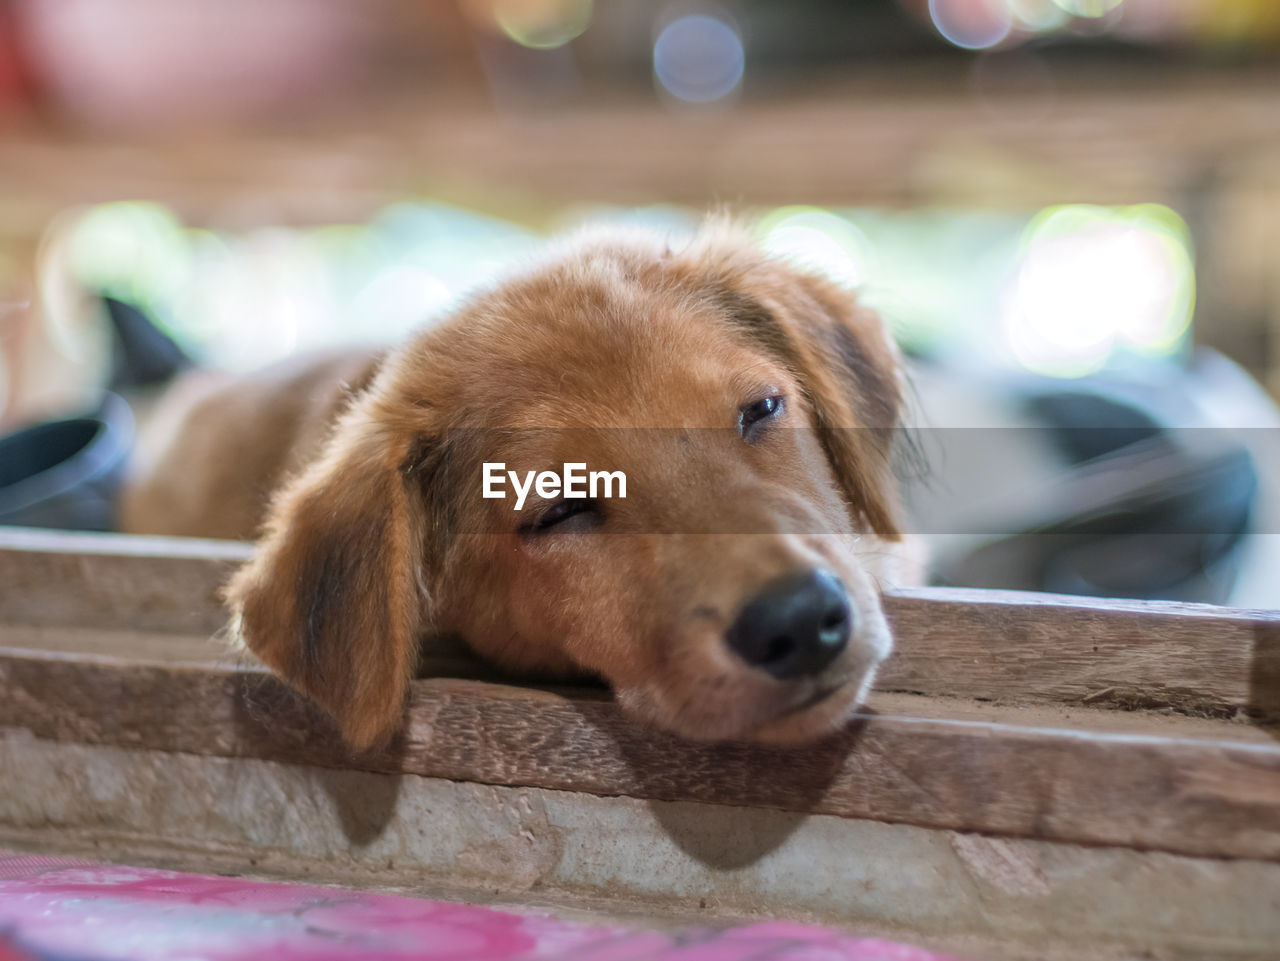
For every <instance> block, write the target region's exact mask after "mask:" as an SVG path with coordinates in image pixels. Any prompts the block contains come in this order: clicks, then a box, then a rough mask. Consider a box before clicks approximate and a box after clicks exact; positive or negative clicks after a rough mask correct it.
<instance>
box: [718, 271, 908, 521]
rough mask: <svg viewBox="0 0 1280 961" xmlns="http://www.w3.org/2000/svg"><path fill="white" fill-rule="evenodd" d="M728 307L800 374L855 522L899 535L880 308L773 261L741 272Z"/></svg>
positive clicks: (892, 380)
mask: <svg viewBox="0 0 1280 961" xmlns="http://www.w3.org/2000/svg"><path fill="white" fill-rule="evenodd" d="M747 291H749V293H747ZM729 308H730V313H731V315H732V316H733V318H734V322H735V323H736V324H738V325H739V326H740V327H742V328H743V329H744V330H745V331H746V332H747V333H749V334H750V335H751V336H753V337H754V338H756V339H757V341H758V342H759V343H761V344H762V345H763V346H764V347H765V348H766V349H768V350H770V351H771V352H772V353H773V354H774V355H775V356H777V357H779V358H780V359H782V360H783V361H784V362H785V363H786V364H787V365H788V366H789V367H790V368H791V369H792V371H793V372H794V373H795V374H796V376H797V377H798V378H799V380H800V383H801V386H802V388H803V389H804V392H805V394H806V396H807V398H808V400H809V403H810V404H811V406H812V407H813V411H814V416H815V418H816V421H817V424H816V426H817V430H818V433H819V435H820V437H821V440H822V445H823V448H824V449H825V451H826V454H827V459H828V460H829V461H830V462H831V466H832V468H833V469H834V470H835V473H836V478H837V480H838V481H839V482H840V485H841V487H842V489H843V490H844V494H845V497H846V498H847V500H848V502H849V505H850V508H851V510H852V513H853V514H854V520H855V522H856V523H857V524H858V526H859V527H860V528H862V529H864V530H870V531H872V532H874V533H875V534H877V535H879V536H880V537H882V538H884V539H885V540H890V541H898V540H901V539H902V533H901V531H900V529H899V527H898V520H897V514H898V500H897V495H896V490H897V487H896V484H895V482H894V477H893V465H892V448H893V442H894V438H895V435H896V433H897V430H896V428H897V426H898V418H899V414H900V411H901V404H902V380H901V359H900V357H899V355H898V351H897V348H896V346H895V345H894V344H893V341H892V340H891V339H890V337H889V334H888V331H887V330H886V329H885V327H884V323H883V321H882V320H881V319H880V317H879V315H878V314H876V313H875V311H873V310H870V309H869V308H867V307H863V306H862V305H861V304H859V303H858V302H857V299H856V298H855V296H854V295H853V294H852V293H850V292H848V291H846V290H844V289H842V288H840V287H837V286H836V285H834V284H832V283H830V282H828V281H826V280H823V279H821V278H819V277H815V276H813V275H811V274H806V273H801V272H799V271H795V270H792V269H790V268H788V267H784V266H782V265H781V264H777V263H769V264H767V265H766V266H764V267H763V268H761V267H760V265H757V266H756V269H755V270H752V271H751V272H750V273H749V274H748V275H746V276H745V277H740V278H739V280H738V282H737V283H735V284H733V290H732V292H731V293H730V294H729Z"/></svg>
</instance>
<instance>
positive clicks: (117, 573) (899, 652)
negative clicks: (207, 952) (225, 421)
mask: <svg viewBox="0 0 1280 961" xmlns="http://www.w3.org/2000/svg"><path fill="white" fill-rule="evenodd" d="M249 550H250V548H249V546H248V545H246V544H237V543H232V542H226V541H196V540H187V539H183V538H131V537H123V536H120V535H88V534H60V533H54V532H43V531H23V530H18V529H12V528H11V529H7V530H6V529H3V528H0V626H2V625H4V624H13V625H24V626H34V627H39V626H57V627H71V628H92V629H94V630H98V631H102V632H116V636H117V637H118V639H119V640H120V643H121V648H120V653H121V654H123V655H128V654H129V653H130V642H129V641H128V640H127V638H128V635H129V633H130V632H135V633H136V632H160V633H169V634H189V635H194V636H197V637H204V636H208V635H211V634H214V633H216V632H218V631H220V630H221V628H222V626H223V624H224V623H225V612H224V611H223V609H222V607H221V603H220V601H219V598H218V590H219V588H220V586H221V584H222V582H223V581H224V580H225V579H226V577H227V575H228V574H229V572H230V571H231V570H232V569H233V567H234V566H235V564H236V563H237V562H239V561H241V560H243V559H244V558H245V557H247V556H248V552H249ZM885 606H886V609H887V611H888V614H889V617H890V620H891V621H892V623H893V627H894V631H895V634H896V637H897V649H896V651H895V653H894V655H893V657H892V658H891V659H890V660H889V662H888V663H887V664H886V665H885V667H884V669H883V670H882V671H881V673H880V676H879V678H878V680H877V689H878V690H882V691H911V692H918V693H924V694H931V695H942V696H954V697H966V698H979V699H984V700H991V701H996V702H998V703H1005V704H1036V703H1047V704H1092V705H1094V706H1099V707H1117V708H1124V709H1132V708H1168V709H1172V710H1176V711H1178V712H1180V713H1186V714H1191V715H1199V716H1208V717H1230V716H1232V715H1234V714H1235V713H1236V712H1237V711H1245V712H1248V713H1250V714H1252V715H1254V716H1257V717H1261V718H1278V717H1280V612H1277V611H1236V610H1231V609H1227V608H1219V607H1211V606H1208V605H1197V604H1172V603H1160V602H1144V601H1104V600H1097V599H1093V598H1083V597H1065V596H1057V595H1049V594H1029V593H1019V592H1009V591H977V590H961V589H938V588H929V589H922V590H904V591H895V592H891V593H889V594H887V595H886V596H885ZM102 643H106V642H105V641H103V642H101V643H98V644H95V645H94V646H95V647H96V648H97V649H98V650H99V652H101V649H102ZM145 646H146V647H147V649H148V650H149V651H151V650H154V645H153V644H147V645H145ZM149 656H150V655H149ZM424 664H425V665H426V667H427V668H428V669H429V670H431V671H432V672H434V673H440V672H442V671H449V672H451V673H457V674H461V675H463V676H468V677H475V676H483V675H485V674H486V673H487V674H490V675H492V672H490V671H487V669H486V668H485V667H484V666H483V665H481V664H479V663H478V662H476V661H475V660H472V659H469V658H468V657H467V656H466V654H465V652H462V651H459V650H458V648H457V646H456V645H455V644H451V643H446V642H444V641H430V640H429V641H427V642H426V643H425V649H424Z"/></svg>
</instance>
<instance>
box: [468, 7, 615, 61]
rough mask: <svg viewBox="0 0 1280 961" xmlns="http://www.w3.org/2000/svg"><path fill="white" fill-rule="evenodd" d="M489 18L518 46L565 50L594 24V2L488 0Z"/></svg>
mask: <svg viewBox="0 0 1280 961" xmlns="http://www.w3.org/2000/svg"><path fill="white" fill-rule="evenodd" d="M487 6H488V7H489V15H490V16H492V18H493V22H494V23H495V24H496V25H497V27H498V29H499V30H501V31H502V32H503V33H505V34H506V35H507V36H508V37H510V38H511V39H512V40H514V41H515V42H516V43H518V44H520V45H521V46H525V47H532V48H534V49H536V50H549V49H553V48H555V47H562V46H564V45H565V44H566V43H568V42H569V41H570V40H573V39H574V38H575V37H578V36H581V34H582V33H583V31H585V30H586V29H587V27H588V25H590V23H591V14H592V6H593V5H592V0H489V2H488V4H487Z"/></svg>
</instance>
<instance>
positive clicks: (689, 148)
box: [0, 71, 1280, 234]
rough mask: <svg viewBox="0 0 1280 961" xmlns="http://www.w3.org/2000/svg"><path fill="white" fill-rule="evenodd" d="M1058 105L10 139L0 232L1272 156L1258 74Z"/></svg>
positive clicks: (818, 100)
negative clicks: (147, 217)
mask: <svg viewBox="0 0 1280 961" xmlns="http://www.w3.org/2000/svg"><path fill="white" fill-rule="evenodd" d="M1073 86H1074V89H1069V88H1067V89H1063V88H1060V89H1057V90H1055V91H1054V95H1053V96H1052V97H1041V96H1028V95H1027V90H1026V89H1024V88H1023V87H1022V86H1021V85H1020V84H1016V85H1014V87H1012V88H1011V89H1005V90H984V91H983V95H981V96H974V94H973V90H972V88H971V85H970V83H968V82H966V80H965V79H964V78H959V77H945V78H934V79H933V80H932V82H928V83H921V82H920V81H919V76H918V73H917V75H916V76H914V77H913V76H912V75H911V73H910V72H903V73H899V74H897V75H885V74H883V73H872V74H868V75H867V76H866V78H865V79H864V80H863V81H862V82H860V83H859V82H856V81H854V82H850V83H846V84H835V83H827V84H823V85H821V86H816V87H809V88H807V89H801V90H793V91H791V92H788V93H785V94H781V95H778V96H773V97H755V98H750V99H747V100H744V101H743V102H742V103H740V104H738V105H737V107H736V108H735V109H734V110H732V111H715V112H711V113H703V114H698V115H690V114H687V113H683V112H679V111H675V112H673V111H669V110H666V109H664V108H663V106H662V105H661V104H659V103H658V102H656V101H655V100H653V99H652V98H650V97H644V98H618V97H610V98H608V99H606V100H599V101H597V102H594V103H591V102H579V103H576V104H575V106H574V108H573V109H568V110H539V111H531V112H529V113H527V114H519V113H510V112H505V111H499V110H495V109H493V106H492V104H489V103H485V102H483V101H478V102H477V101H462V100H458V99H449V98H442V99H440V100H438V101H434V102H432V103H424V102H423V100H422V98H421V97H405V98H400V99H395V98H389V99H384V100H380V101H374V102H363V103H358V104H355V105H353V109H351V110H349V111H348V112H346V113H345V114H341V115H340V114H335V113H330V114H325V115H322V116H319V117H316V118H314V119H308V118H306V117H302V116H299V117H298V118H296V121H295V122H293V123H283V122H278V123H275V124H273V125H272V126H271V127H270V128H269V129H268V128H263V127H258V128H256V129H253V128H244V129H239V130H227V129H213V130H211V131H207V132H200V131H192V130H183V131H182V132H181V135H180V136H171V137H165V136H163V135H154V134H153V135H150V136H145V135H143V136H137V135H135V136H134V137H132V138H129V137H121V136H119V135H118V132H114V131H113V133H114V134H116V135H115V136H113V138H111V139H103V138H100V137H94V136H93V135H92V134H91V133H85V132H83V131H75V132H68V131H55V130H47V129H46V130H30V131H24V130H21V129H15V130H13V131H11V132H10V134H9V136H8V137H7V139H6V143H5V144H4V148H3V149H0V182H8V183H16V184H22V185H23V187H24V191H23V193H22V196H21V200H22V203H21V204H19V203H17V202H11V203H9V204H8V205H7V208H8V210H7V212H9V213H10V214H11V215H12V216H10V217H9V218H7V222H6V224H5V225H0V230H4V229H5V227H6V226H7V228H8V230H9V231H10V232H12V233H17V232H23V231H34V232H35V233H36V234H38V233H39V231H40V230H41V229H43V227H44V226H45V224H46V223H47V222H48V219H49V218H50V217H51V216H53V215H54V214H56V213H58V212H60V211H61V210H64V209H66V208H67V207H68V206H70V205H74V204H82V203H94V202H101V201H110V200H117V199H119V198H120V197H146V198H150V199H156V200H160V201H161V202H165V203H169V204H172V205H174V206H175V207H176V208H177V209H178V210H179V211H180V213H181V214H182V215H184V216H186V217H189V218H191V219H193V220H195V221H198V222H200V223H224V224H225V223H226V222H227V220H228V218H232V217H235V216H237V214H238V212H240V211H245V210H250V211H252V213H251V214H248V215H246V214H239V216H242V217H244V216H252V217H253V218H254V225H257V224H260V223H264V222H266V223H272V224H279V223H288V222H295V223H317V222H346V221H350V220H358V219H363V218H365V217H367V216H369V215H371V214H372V213H373V212H374V211H376V210H377V209H378V208H379V207H381V206H383V205H385V204H387V203H390V202H394V201H396V200H400V199H402V198H403V197H405V196H413V195H420V194H421V193H423V191H424V185H429V186H428V188H427V189H428V190H429V191H430V193H432V194H433V195H434V196H437V197H443V198H444V199H449V200H453V201H455V202H459V201H461V202H471V203H479V204H481V205H483V204H484V203H489V204H492V203H493V200H492V194H493V189H494V185H501V190H500V194H501V195H502V196H504V197H506V198H510V197H512V196H516V197H519V196H521V195H523V196H525V197H526V198H544V199H543V200H542V202H541V204H540V206H541V207H542V209H543V211H546V210H548V209H550V208H553V207H555V206H557V205H558V204H560V203H563V202H564V201H566V200H568V201H574V202H581V201H584V200H587V201H597V202H607V203H639V204H648V203H654V202H675V203H687V204H691V205H694V206H697V207H704V206H707V205H709V204H716V203H723V202H725V201H729V202H733V203H736V204H739V205H742V204H779V203H819V204H843V205H851V206H857V205H890V206H900V205H905V204H912V203H920V202H929V201H932V202H946V201H952V202H959V203H965V202H967V203H968V204H973V203H975V202H977V203H982V202H984V201H985V202H988V203H995V204H996V205H999V206H1004V207H1010V206H1012V207H1018V208H1022V209H1035V208H1036V207H1038V206H1042V205H1045V204H1050V203H1062V202H1064V201H1072V200H1087V201H1089V202H1096V203H1137V202H1149V201H1156V202H1164V203H1175V204H1177V203H1180V202H1181V201H1182V200H1183V198H1184V192H1185V191H1186V190H1188V189H1194V188H1195V187H1196V186H1197V185H1198V184H1200V183H1201V182H1202V181H1203V177H1204V174H1205V172H1206V171H1210V172H1212V171H1215V170H1218V169H1221V168H1228V169H1229V168H1231V167H1232V166H1233V165H1236V164H1238V163H1239V161H1240V158H1241V157H1242V156H1248V155H1249V154H1250V153H1251V152H1252V151H1254V150H1257V149H1259V148H1260V147H1263V146H1266V145H1270V144H1274V143H1275V142H1276V140H1277V136H1276V133H1275V131H1276V130H1277V129H1280V106H1277V104H1276V99H1275V97H1274V86H1275V73H1274V71H1255V72H1253V73H1251V74H1247V75H1246V74H1240V75H1235V76H1232V75H1225V76H1224V75H1220V74H1218V75H1215V74H1203V75H1194V74H1186V73H1183V74H1181V75H1178V74H1165V75H1162V76H1160V77H1158V78H1156V80H1155V82H1151V81H1148V82H1147V83H1146V84H1139V83H1135V82H1134V78H1132V77H1129V78H1127V80H1121V81H1120V82H1116V83H1110V84H1104V85H1102V86H1099V85H1098V83H1097V81H1096V79H1095V80H1094V82H1093V83H1092V84H1091V85H1085V84H1076V85H1073ZM1188 129H1195V130H1196V136H1194V137H1188V136H1187V135H1186V131H1187V130H1188ZM246 197H252V198H253V200H254V203H253V204H251V205H246V204H245V203H244V200H245V198H246ZM525 206H526V207H532V208H534V209H535V210H536V209H537V207H538V206H539V205H538V204H537V203H536V202H534V201H532V200H527V201H526V203H525ZM5 209H6V208H5V207H0V212H3V211H5Z"/></svg>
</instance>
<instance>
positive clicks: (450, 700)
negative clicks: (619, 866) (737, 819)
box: [0, 652, 1280, 861]
mask: <svg viewBox="0 0 1280 961" xmlns="http://www.w3.org/2000/svg"><path fill="white" fill-rule="evenodd" d="M0 727H8V728H16V729H24V730H26V731H29V732H31V733H32V734H34V735H35V736H36V737H38V738H42V739H48V740H58V741H71V742H79V743H88V744H101V745H114V746H120V747H130V748H142V749H149V750H159V751H167V752H180V753H184V754H198V755H211V756H220V757H240V758H257V759H263V760H273V761H284V762H288V763H291V764H301V765H307V766H315V767H322V768H341V769H346V770H364V771H373V772H381V773H395V774H415V775H421V776H425V777H432V778H445V779H448V780H455V781H471V782H478V783H481V784H491V785H505V786H510V787H536V788H547V789H552V790H558V791H575V792H582V793H587V794H594V795H606V796H611V795H625V796H627V797H632V798H640V799H648V800H662V801H699V802H704V803H711V804H727V805H739V806H746V807H761V808H774V809H779V810H786V811H794V812H803V813H806V814H831V815H837V816H840V817H845V818H869V819H874V820H879V821H886V822H894V823H904V824H913V825H918V826H922V827H931V828H947V829H952V830H957V831H971V832H978V833H983V834H994V835H1001V836H1007V837H1021V838H1035V839H1040V840H1050V841H1066V842H1072V843H1079V844H1104V845H1123V846H1127V847H1132V848H1138V849H1151V850H1161V851H1168V852H1174V853H1180V854H1190V855H1201V856H1208V857H1241V858H1245V857H1247V858H1255V859H1262V860H1271V861H1276V860H1280V745H1278V744H1273V743H1266V744H1258V743H1243V742H1237V741H1232V740H1230V739H1229V730H1228V729H1229V725H1226V724H1224V725H1223V734H1224V737H1223V739H1220V740H1212V739H1208V740H1206V739H1184V738H1165V737H1156V736H1150V735H1137V734H1099V733H1093V732H1089V733H1086V732H1081V731H1071V730H1060V729H1046V728H1034V727H1033V728H1024V727H1014V726H1011V725H1004V724H998V723H982V722H972V721H948V720H937V719H921V718H912V717H890V716H862V717H861V718H860V719H859V720H858V721H857V722H856V723H855V724H854V725H852V726H851V727H850V728H849V729H848V730H847V732H845V733H843V734H842V735H840V736H837V737H834V738H832V739H830V740H829V741H827V742H825V743H822V744H819V745H817V746H814V747H809V748H804V749H798V748H788V749H781V748H765V747H755V746H748V745H738V744H717V745H699V744H691V743H688V742H684V741H681V740H679V739H676V738H674V737H670V736H667V735H664V734H661V733H658V732H655V731H653V730H651V729H648V728H644V727H641V726H638V725H635V724H633V723H631V722H629V721H628V720H626V719H625V718H624V717H622V716H621V714H620V713H619V711H618V709H617V708H616V706H615V705H614V704H613V702H612V701H611V700H610V699H608V698H607V697H606V696H605V695H604V694H603V692H601V693H600V694H599V695H596V696H592V695H590V694H589V693H583V692H574V693H573V694H572V695H568V696H566V695H565V694H560V693H555V692H550V691H542V690H532V689H527V688H515V687H505V686H500V685H494V684H490V683H484V682H479V681H464V680H453V679H434V680H424V681H418V682H415V683H414V685H413V687H412V692H411V696H410V699H409V703H408V706H407V708H406V718H405V726H404V729H403V731H402V733H401V735H400V736H399V737H398V739H397V740H396V741H395V743H394V744H393V745H392V746H391V747H390V748H389V749H387V750H385V751H382V752H379V753H375V754H371V755H366V756H359V757H353V756H351V755H350V754H349V753H348V752H347V751H346V750H345V749H344V748H343V747H342V745H341V743H340V742H339V740H338V739H337V737H336V734H335V733H334V731H333V728H332V725H331V724H330V723H329V722H328V721H327V720H326V719H325V718H323V717H321V716H319V715H318V714H317V713H316V712H315V711H314V710H312V709H311V708H309V707H308V706H307V705H306V704H305V703H304V702H302V700H301V699H300V698H298V697H296V696H295V695H293V694H292V693H291V692H290V691H289V690H288V689H286V688H285V687H284V686H283V685H282V684H281V683H280V682H278V681H276V680H275V679H274V678H273V677H271V676H270V675H268V674H266V673H264V672H261V671H258V670H236V669H228V668H217V667H212V668H204V667H198V666H191V665H176V666H168V665H163V666H162V665H137V664H130V663H127V662H119V661H113V660H99V661H94V662H86V661H83V660H78V659H74V658H67V657H66V656H65V655H56V654H32V653H30V652H9V653H6V654H4V655H3V656H0Z"/></svg>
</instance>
